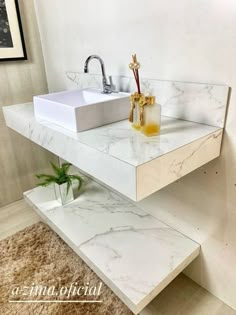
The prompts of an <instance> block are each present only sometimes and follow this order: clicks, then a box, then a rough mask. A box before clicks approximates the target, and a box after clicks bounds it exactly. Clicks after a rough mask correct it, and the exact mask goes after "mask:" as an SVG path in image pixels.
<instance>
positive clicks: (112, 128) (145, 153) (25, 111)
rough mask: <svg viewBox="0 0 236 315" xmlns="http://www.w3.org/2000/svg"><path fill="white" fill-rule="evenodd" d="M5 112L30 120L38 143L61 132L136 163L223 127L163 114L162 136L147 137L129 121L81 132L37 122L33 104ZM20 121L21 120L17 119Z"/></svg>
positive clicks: (115, 156) (15, 106) (30, 126)
mask: <svg viewBox="0 0 236 315" xmlns="http://www.w3.org/2000/svg"><path fill="white" fill-rule="evenodd" d="M5 111H11V113H17V115H18V116H19V117H22V119H24V120H27V124H26V126H25V127H24V128H27V126H28V131H27V130H25V131H26V133H27V134H28V138H29V139H31V138H32V136H34V137H35V136H37V143H38V144H41V145H44V143H45V142H47V144H50V143H52V142H53V133H54V132H59V133H62V134H63V135H65V136H66V137H67V140H68V141H70V140H71V139H74V140H76V141H78V142H80V143H82V144H85V145H86V146H89V147H91V148H94V149H96V150H98V151H100V152H103V153H105V154H107V155H109V156H112V157H114V158H117V159H119V160H121V161H124V162H126V163H128V164H130V165H133V166H139V165H142V164H144V163H147V162H149V161H150V160H153V159H155V158H158V157H160V156H162V155H164V154H167V153H169V152H171V151H173V150H176V149H178V148H180V147H182V146H184V145H186V144H189V143H191V142H193V141H196V140H197V139H200V138H203V137H205V136H207V135H209V134H213V133H214V132H216V131H218V130H220V128H217V127H213V126H208V125H203V124H198V123H193V122H190V121H184V120H179V119H174V118H170V117H165V116H162V122H161V123H162V126H161V135H160V136H154V137H146V136H144V135H143V134H141V133H138V132H136V131H134V130H133V129H132V128H131V127H130V123H129V122H128V121H127V120H123V121H120V122H117V123H113V124H109V125H106V126H102V127H99V128H95V129H91V130H87V131H84V132H81V133H74V132H71V131H68V130H67V129H64V128H62V127H60V126H57V125H55V124H53V123H50V122H47V121H44V120H41V121H36V120H35V118H34V113H33V106H32V104H30V103H28V104H21V105H14V106H11V107H8V108H5ZM8 119H10V116H8ZM17 120H18V119H17ZM16 123H17V121H15V124H16ZM19 124H22V120H19ZM43 127H46V128H47V130H46V129H44V130H45V131H47V132H46V133H45V136H44V133H43V132H41V131H42V128H43ZM62 145H63V144H62Z"/></svg>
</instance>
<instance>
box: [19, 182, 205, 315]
mask: <svg viewBox="0 0 236 315" xmlns="http://www.w3.org/2000/svg"><path fill="white" fill-rule="evenodd" d="M25 199H26V201H28V202H29V203H30V205H32V206H33V207H34V208H35V210H36V211H37V212H38V214H39V215H40V216H42V218H43V219H44V220H45V221H46V223H48V224H49V225H50V226H51V227H52V229H53V230H55V231H56V233H58V234H59V235H60V236H61V237H62V238H63V239H64V240H65V242H66V243H67V244H68V245H69V246H71V247H72V248H73V250H74V251H75V252H76V253H77V254H78V255H79V256H80V257H81V258H82V259H83V260H84V261H85V262H86V263H87V264H88V265H89V266H90V267H91V268H92V269H93V270H94V271H95V272H96V273H97V274H98V276H99V277H100V278H101V279H102V280H103V281H104V282H105V283H106V284H107V285H108V286H109V287H110V288H111V289H112V290H113V291H114V292H115V293H116V294H117V295H118V296H119V297H120V298H121V299H122V300H123V302H124V303H125V304H126V305H127V306H128V307H129V308H130V309H131V310H132V311H133V312H134V313H136V314H137V313H138V312H140V311H141V310H142V309H143V308H144V307H145V306H146V305H147V304H148V303H149V302H150V301H151V300H152V299H153V298H154V297H155V296H156V295H157V294H158V293H159V292H160V291H161V290H163V289H164V287H166V286H167V285H168V283H170V282H171V281H172V280H173V279H174V278H175V277H176V276H177V275H178V274H179V273H180V272H181V271H182V270H183V269H184V268H185V267H186V266H187V265H188V264H189V263H190V262H191V261H192V260H194V259H195V258H196V257H197V256H198V254H199V250H200V246H199V244H197V243H195V242H194V241H192V240H191V239H189V238H187V237H186V236H184V235H183V234H181V233H179V232H177V231H175V230H174V229H172V228H171V227H169V226H167V225H166V224H164V223H162V222H160V221H159V220H157V219H156V218H154V217H152V216H151V215H149V214H147V213H145V212H144V211H143V210H141V209H139V208H138V207H137V206H135V205H134V204H132V203H130V202H128V201H127V200H125V199H124V198H122V197H120V196H119V195H117V194H115V193H113V192H111V191H110V190H108V189H106V188H104V187H103V186H102V185H100V184H98V183H96V182H94V181H92V180H90V179H88V178H86V177H85V187H84V188H83V190H82V192H81V194H80V196H79V197H78V198H77V199H76V200H75V201H73V202H71V203H70V204H68V205H65V206H60V205H59V203H58V201H56V200H55V196H54V190H53V187H49V188H44V187H38V188H35V189H33V190H31V191H28V192H26V193H25Z"/></svg>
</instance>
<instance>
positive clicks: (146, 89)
mask: <svg viewBox="0 0 236 315" xmlns="http://www.w3.org/2000/svg"><path fill="white" fill-rule="evenodd" d="M109 78H110V79H111V80H112V84H113V85H114V87H115V89H116V90H118V91H123V92H133V91H135V90H136V86H135V81H134V79H133V78H131V77H125V76H112V77H111V76H110V77H109ZM66 86H67V88H68V89H76V88H87V87H94V88H102V76H101V75H98V74H85V73H82V72H66ZM141 88H142V92H143V93H145V94H147V95H155V96H156V98H157V102H158V103H160V104H161V105H162V115H164V116H168V117H173V118H178V119H184V120H189V121H193V122H197V123H202V124H206V125H211V126H216V127H221V128H223V127H224V124H225V117H226V109H227V102H228V94H229V87H228V86H226V85H214V84H203V83H188V82H177V81H162V80H156V79H141Z"/></svg>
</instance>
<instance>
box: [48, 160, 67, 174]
mask: <svg viewBox="0 0 236 315" xmlns="http://www.w3.org/2000/svg"><path fill="white" fill-rule="evenodd" d="M50 164H51V166H52V168H53V171H54V173H55V174H56V175H57V176H58V177H60V176H62V175H63V174H64V170H63V169H62V168H60V166H57V165H55V164H54V163H53V162H50Z"/></svg>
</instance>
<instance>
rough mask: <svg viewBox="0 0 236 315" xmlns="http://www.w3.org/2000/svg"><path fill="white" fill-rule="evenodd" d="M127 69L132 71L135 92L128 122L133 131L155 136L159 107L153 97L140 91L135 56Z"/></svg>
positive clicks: (158, 130)
mask: <svg viewBox="0 0 236 315" xmlns="http://www.w3.org/2000/svg"><path fill="white" fill-rule="evenodd" d="M129 68H130V69H131V70H132V71H133V74H134V79H135V82H136V86H137V92H135V93H133V94H131V96H130V104H131V107H130V113H129V121H130V122H131V123H132V127H133V128H134V129H135V130H138V131H141V132H142V133H143V134H145V135H146V136H156V135H158V134H159V133H160V125H161V106H160V104H157V103H156V100H155V96H145V95H144V94H143V93H142V92H141V89H140V79H139V69H140V63H139V62H138V61H137V57H136V54H135V55H132V62H131V63H130V64H129Z"/></svg>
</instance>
